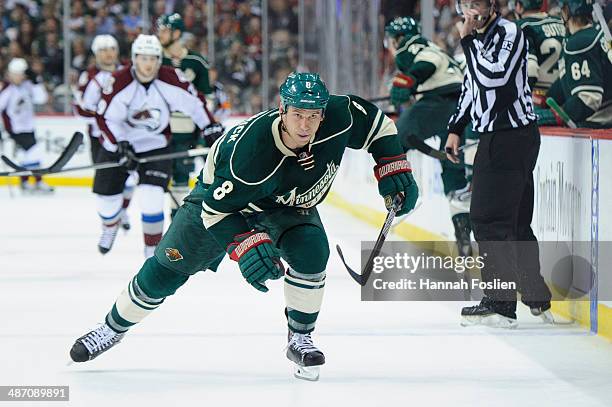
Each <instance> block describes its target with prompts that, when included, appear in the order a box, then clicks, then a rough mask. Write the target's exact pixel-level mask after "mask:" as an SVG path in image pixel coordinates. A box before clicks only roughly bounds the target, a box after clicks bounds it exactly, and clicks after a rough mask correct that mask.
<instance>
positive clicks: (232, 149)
mask: <svg viewBox="0 0 612 407" xmlns="http://www.w3.org/2000/svg"><path fill="white" fill-rule="evenodd" d="M281 126H282V124H281V117H280V114H279V109H274V110H268V111H265V112H261V113H259V114H257V115H255V116H253V117H251V118H249V119H247V120H246V121H244V122H242V123H241V124H239V125H238V126H235V127H233V128H232V129H230V130H228V131H227V132H226V133H225V134H224V135H223V137H221V138H219V139H218V140H217V141H216V142H215V143H214V144H213V146H212V148H211V151H210V153H209V154H208V158H207V160H206V165H205V167H204V169H203V171H202V172H201V173H200V176H199V177H198V186H197V187H196V189H195V190H194V193H196V194H200V196H201V198H203V202H202V209H203V211H202V219H203V221H204V226H205V227H206V229H207V230H208V231H209V232H210V233H212V234H213V236H214V237H215V239H216V240H217V242H219V243H220V244H221V246H222V247H227V245H228V244H229V243H230V242H232V241H233V240H234V236H235V235H237V234H240V233H244V232H247V231H248V230H249V227H248V226H247V223H246V221H245V215H248V214H253V213H257V212H263V211H269V210H275V209H282V208H287V207H297V208H299V210H302V211H303V212H304V213H308V212H309V210H313V209H311V208H314V207H315V206H316V205H317V204H319V203H320V202H322V201H323V199H324V198H325V196H326V195H327V193H328V191H329V189H330V187H331V185H332V182H333V181H334V178H335V177H336V175H337V171H338V168H339V166H340V162H341V160H342V155H343V154H344V151H345V149H346V148H351V149H364V150H366V151H368V152H369V153H371V154H372V155H373V156H374V157H375V158H380V157H393V156H398V155H401V154H403V151H402V148H401V146H400V143H399V140H398V137H397V129H396V127H395V124H394V123H393V121H392V120H391V119H389V118H388V117H387V116H385V115H384V114H383V113H382V111H381V110H379V109H378V108H377V107H376V106H374V105H373V104H371V103H369V102H367V101H365V100H363V99H361V98H359V97H357V96H353V95H346V96H345V95H332V96H331V97H330V99H329V103H328V104H327V108H326V110H325V116H324V119H323V122H322V123H321V125H320V127H319V129H318V131H317V133H316V134H315V135H314V137H313V138H312V139H311V140H310V142H309V144H308V145H306V146H305V147H304V148H302V149H299V150H297V151H294V150H290V149H289V148H287V147H286V146H285V144H284V143H283V141H282V139H281ZM368 175H369V174H368ZM355 188H359V186H358V185H355ZM192 195H193V193H192ZM187 199H189V198H187ZM381 205H382V198H381Z"/></svg>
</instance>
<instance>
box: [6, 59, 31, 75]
mask: <svg viewBox="0 0 612 407" xmlns="http://www.w3.org/2000/svg"><path fill="white" fill-rule="evenodd" d="M27 69H28V63H27V62H26V60H25V59H23V58H13V59H11V62H9V64H8V72H9V73H16V74H23V73H25V71H26V70H27Z"/></svg>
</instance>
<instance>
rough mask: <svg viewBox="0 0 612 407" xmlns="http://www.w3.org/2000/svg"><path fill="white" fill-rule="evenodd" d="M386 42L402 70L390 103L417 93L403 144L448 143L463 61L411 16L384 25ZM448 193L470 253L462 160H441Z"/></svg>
mask: <svg viewBox="0 0 612 407" xmlns="http://www.w3.org/2000/svg"><path fill="white" fill-rule="evenodd" d="M385 34H386V41H385V43H386V45H387V47H388V48H389V49H390V50H391V52H393V53H394V55H395V64H396V65H397V68H398V70H399V71H400V73H398V74H397V75H396V76H395V77H394V79H393V86H392V88H391V103H392V104H393V105H395V106H402V105H403V104H405V103H406V102H408V101H410V100H411V98H412V97H413V96H414V97H415V98H416V102H415V103H414V104H412V105H411V106H410V107H408V108H406V109H404V110H403V111H402V112H401V113H400V116H399V118H398V120H397V130H398V134H399V136H400V140H401V141H402V144H403V147H404V150H408V149H411V148H415V147H416V146H415V144H416V143H419V144H420V143H422V142H423V141H424V140H426V139H429V138H432V137H436V136H437V137H439V138H440V145H441V146H444V145H445V144H446V138H447V136H448V131H447V129H446V125H447V123H448V119H449V118H450V117H451V115H452V114H453V113H454V112H455V108H456V106H457V101H458V99H459V95H460V94H461V83H462V82H463V72H462V71H461V69H460V67H459V64H458V63H457V62H456V61H455V60H454V59H453V58H451V57H450V56H449V55H447V54H446V53H445V52H443V51H442V50H441V49H440V48H438V47H437V46H436V45H435V44H434V43H432V42H431V41H428V40H427V39H425V38H423V37H422V36H421V28H420V26H419V24H418V23H417V21H416V20H414V19H413V18H412V17H398V18H396V19H394V20H393V21H391V23H389V24H388V25H387V26H386V27H385ZM441 164H442V182H443V184H444V193H445V195H446V196H447V197H448V199H449V205H450V212H451V219H452V223H453V226H454V229H455V237H456V239H457V247H458V250H459V254H460V255H463V256H469V255H471V252H472V246H471V243H470V233H471V225H470V214H469V210H470V208H469V199H465V197H466V196H467V197H469V192H468V191H467V190H468V188H469V185H468V181H467V177H466V175H467V174H466V170H465V167H464V166H463V165H460V164H454V163H452V162H450V161H447V160H445V161H442V162H441Z"/></svg>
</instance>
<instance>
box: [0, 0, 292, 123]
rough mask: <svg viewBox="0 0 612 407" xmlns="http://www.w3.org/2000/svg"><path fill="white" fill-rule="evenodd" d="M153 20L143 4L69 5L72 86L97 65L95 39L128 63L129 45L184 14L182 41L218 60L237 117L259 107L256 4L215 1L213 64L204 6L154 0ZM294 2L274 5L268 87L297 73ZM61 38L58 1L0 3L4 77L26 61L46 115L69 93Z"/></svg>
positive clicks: (99, 1) (81, 1)
mask: <svg viewBox="0 0 612 407" xmlns="http://www.w3.org/2000/svg"><path fill="white" fill-rule="evenodd" d="M149 3H150V10H149V16H150V21H146V22H145V21H143V20H142V13H141V1H140V0H129V1H121V0H71V1H70V4H71V15H70V18H69V20H68V26H69V36H70V41H71V61H70V65H71V70H70V73H69V77H70V80H71V82H72V83H75V81H76V79H77V78H78V72H79V71H81V70H84V69H86V68H87V67H88V66H89V65H91V64H92V63H93V56H92V53H91V51H90V49H91V43H92V41H93V38H94V37H95V36H96V35H98V34H112V35H113V36H115V38H117V40H118V42H119V48H120V55H121V58H122V60H124V61H125V62H129V59H130V45H131V43H132V41H133V40H134V39H135V38H136V37H137V36H138V34H139V33H141V32H142V31H143V30H146V29H147V27H148V28H149V31H150V32H151V31H154V30H155V22H156V20H157V18H158V17H159V16H160V15H162V14H165V13H171V12H179V13H181V15H182V16H183V19H184V22H185V28H186V33H185V35H184V41H185V43H186V45H187V46H188V47H189V48H190V49H194V50H196V51H199V52H200V53H202V54H203V55H204V56H206V57H207V58H208V59H209V60H213V61H214V68H215V69H214V70H213V72H212V75H213V77H214V78H216V79H217V80H218V81H219V82H220V83H222V84H223V85H224V89H225V91H226V92H227V93H228V95H229V97H230V101H231V104H232V108H233V110H234V111H236V112H241V113H247V114H249V113H253V112H256V111H258V110H260V109H261V108H262V97H261V86H262V82H263V81H262V74H261V65H262V30H261V28H262V23H261V20H262V15H261V1H259V0H222V1H221V0H216V1H215V10H214V22H215V23H214V25H215V27H214V30H215V32H214V33H215V44H214V58H211V55H210V53H209V49H208V27H207V12H208V6H207V1H206V0H189V1H185V0H151V1H150V2H149ZM297 3H298V1H297V0H269V2H268V4H269V14H268V16H269V17H268V18H269V37H270V49H269V50H270V79H271V80H270V82H271V88H273V87H277V86H278V83H279V81H280V80H281V79H282V78H284V76H286V74H287V73H289V72H291V71H292V70H293V69H295V68H296V67H297V61H298V58H297V33H298V18H297ZM63 44H64V32H63V27H62V1H61V0H3V1H0V74H3V73H4V72H5V70H6V66H7V65H8V62H9V61H10V60H11V58H13V57H24V58H26V59H27V60H28V62H29V64H30V67H31V69H32V70H33V71H34V72H35V73H36V74H37V75H38V76H39V77H41V78H42V79H43V80H44V81H45V83H46V84H47V87H48V88H49V91H50V95H51V96H52V97H51V98H50V99H49V103H48V104H47V105H46V106H44V107H43V108H42V110H43V111H47V112H52V111H62V109H63V100H64V99H63V97H64V96H65V95H67V94H68V95H69V94H70V90H69V87H68V86H65V85H63V82H64V51H63Z"/></svg>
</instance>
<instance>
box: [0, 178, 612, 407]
mask: <svg viewBox="0 0 612 407" xmlns="http://www.w3.org/2000/svg"><path fill="white" fill-rule="evenodd" d="M320 209H321V213H322V217H323V221H324V222H325V224H326V227H327V232H328V234H329V240H330V244H331V245H332V246H335V244H336V243H340V244H341V245H342V247H343V249H344V252H345V255H346V256H347V258H348V259H349V262H351V263H353V264H355V265H356V264H357V262H358V260H359V242H360V241H361V240H371V239H373V238H374V237H375V236H376V233H377V231H376V230H375V229H374V228H371V227H369V226H365V225H363V224H361V223H359V222H358V221H356V220H354V219H353V218H351V217H350V216H348V215H345V214H344V213H342V212H340V211H338V210H336V209H334V208H331V207H327V206H322V207H321V208H320ZM130 213H131V217H132V222H133V224H134V228H133V229H132V230H131V231H130V232H129V233H128V234H124V233H121V234H120V236H119V237H118V239H117V241H116V246H115V247H114V248H113V250H112V252H111V253H110V254H109V255H107V256H104V257H103V256H102V255H100V254H98V252H97V249H96V243H97V238H98V232H99V225H98V219H97V216H96V213H95V209H94V200H93V197H92V195H91V193H89V192H88V191H86V190H85V189H69V188H66V189H60V190H59V191H58V193H57V194H56V196H54V197H20V196H17V197H15V198H13V199H11V198H10V197H9V194H8V190H7V189H6V188H0V228H1V229H0V385H68V386H70V402H69V403H57V402H54V403H44V402H38V403H25V402H20V403H15V405H18V406H25V405H34V406H42V405H45V404H47V405H52V406H60V405H70V406H79V407H80V406H89V407H94V406H100V405H104V406H128V405H144V406H173V405H174V406H188V405H201V406H204V405H208V406H265V407H271V406H285V407H293V406H308V407H311V406H341V407H355V406H365V405H367V406H383V405H394V406H395V405H400V406H404V405H405V406H410V405H414V406H477V405H478V406H481V405H482V406H520V407H525V406H538V407H541V406H573V407H576V406H581V407H582V406H611V405H612V344H611V343H610V342H608V341H606V340H604V339H601V338H599V337H595V336H592V335H590V334H588V333H587V332H586V331H584V330H583V329H580V328H578V327H575V326H564V327H550V326H548V327H545V326H542V325H540V324H539V322H538V320H537V319H535V318H533V317H531V316H530V315H528V314H527V313H525V310H524V307H522V306H520V305H519V311H520V313H519V322H520V324H521V325H520V327H519V329H517V330H516V331H500V330H494V329H489V328H462V327H460V326H459V315H458V314H459V309H460V307H461V306H462V305H463V304H462V303H453V302H446V303H444V302H439V303H432V302H428V303H425V302H420V303H416V302H410V303H409V302H403V303H402V302H387V303H381V302H377V303H374V302H368V303H362V302H361V301H360V299H359V298H360V296H359V289H358V287H357V285H356V284H355V283H354V282H353V281H351V280H350V278H349V277H348V275H347V274H346V272H345V271H344V269H343V267H342V266H341V264H340V262H339V260H338V258H337V255H336V253H335V250H334V251H332V254H331V257H330V262H329V269H328V279H327V285H326V293H325V299H324V301H323V309H322V312H321V314H320V317H319V323H318V325H317V330H316V331H315V343H316V344H317V345H318V346H319V347H320V348H321V349H322V350H323V351H324V352H325V355H326V359H327V363H326V364H325V366H323V368H322V370H321V380H320V381H319V382H315V383H311V382H304V381H300V380H297V379H295V378H293V376H292V367H291V365H290V363H289V362H288V361H287V360H286V359H285V356H284V347H285V343H286V336H285V335H286V328H285V317H284V314H283V306H284V304H283V290H282V284H281V283H280V281H278V282H274V283H273V284H270V286H271V290H270V292H269V293H267V294H262V293H260V292H258V291H256V290H254V289H253V288H251V287H250V286H248V285H247V284H246V283H245V282H244V281H243V280H242V277H241V276H240V273H239V271H238V269H237V267H236V265H235V264H234V263H232V262H229V261H227V260H226V261H224V263H223V264H222V266H221V268H220V271H219V272H218V273H216V274H214V273H211V272H206V273H200V274H198V275H196V276H195V277H192V278H191V279H190V281H189V282H188V283H187V284H186V285H185V286H183V287H182V288H181V289H180V290H179V292H178V293H177V295H175V296H173V297H170V298H168V299H167V300H166V302H165V303H164V304H163V305H162V306H161V307H160V308H159V309H158V310H156V311H155V312H154V313H153V314H152V315H151V316H149V317H148V318H147V319H145V320H144V321H143V322H142V323H141V324H140V325H139V326H137V327H135V328H134V329H133V330H132V331H131V332H129V333H128V335H127V336H126V337H125V339H124V341H123V342H122V343H121V344H119V345H118V346H117V347H115V348H113V349H112V350H110V351H109V352H108V353H106V354H104V355H102V356H100V357H99V358H98V359H96V360H94V361H92V362H89V363H85V364H78V365H77V364H75V365H72V366H69V367H67V366H66V362H67V361H68V350H69V349H70V347H71V345H72V343H73V342H74V339H75V338H77V337H79V336H80V335H82V334H84V333H85V332H86V331H88V330H89V329H90V328H92V327H94V326H95V324H96V323H97V322H99V321H101V320H102V319H103V317H104V315H105V314H106V312H107V311H108V309H109V307H110V306H111V305H112V304H113V302H114V299H115V297H116V295H117V294H119V292H120V291H121V290H123V288H124V287H125V286H126V284H127V282H128V280H129V279H130V278H131V277H132V276H133V275H134V273H136V272H137V271H138V269H139V267H140V264H141V262H142V236H141V232H140V226H139V222H138V219H139V216H138V205H137V202H134V204H133V205H132V207H131V209H130ZM12 404H13V403H0V405H2V406H4V405H12Z"/></svg>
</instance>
